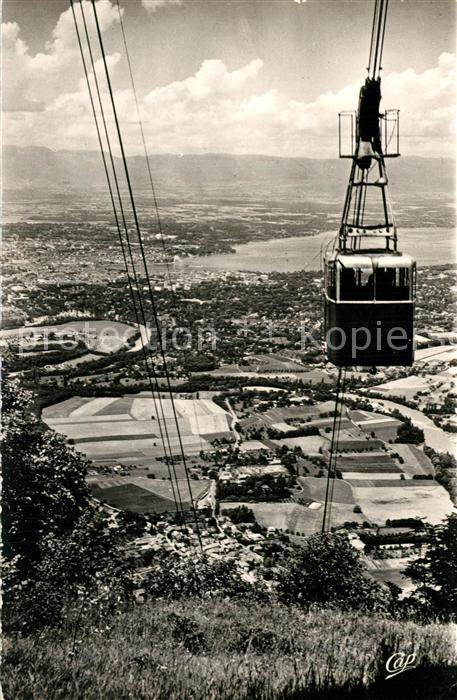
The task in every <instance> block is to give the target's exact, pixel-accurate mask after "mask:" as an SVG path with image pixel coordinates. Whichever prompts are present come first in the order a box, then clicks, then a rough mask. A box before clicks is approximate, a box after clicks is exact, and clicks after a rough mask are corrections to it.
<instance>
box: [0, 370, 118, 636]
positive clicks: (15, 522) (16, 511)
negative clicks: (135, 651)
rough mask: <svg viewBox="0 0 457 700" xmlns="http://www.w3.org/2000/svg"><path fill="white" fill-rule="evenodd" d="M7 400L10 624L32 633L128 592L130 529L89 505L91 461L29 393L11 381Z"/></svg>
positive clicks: (6, 542) (6, 567) (6, 588)
mask: <svg viewBox="0 0 457 700" xmlns="http://www.w3.org/2000/svg"><path fill="white" fill-rule="evenodd" d="M3 399H4V404H3V425H4V439H3V511H2V526H3V532H2V535H3V542H4V559H5V562H4V567H3V599H4V626H5V628H6V629H20V630H22V631H24V632H27V633H30V632H33V630H34V629H35V628H37V627H42V626H44V625H55V624H56V623H58V622H59V621H61V620H63V619H64V618H67V619H68V618H69V617H71V616H72V614H73V613H74V617H75V619H77V620H78V621H79V620H80V619H81V615H82V613H83V612H84V611H87V609H88V608H93V606H96V607H97V609H98V610H99V612H100V611H101V610H102V609H105V607H106V604H109V605H112V604H115V603H117V602H118V601H119V600H120V599H121V598H122V597H123V595H129V593H130V586H131V576H130V568H129V564H128V561H127V559H126V557H125V554H124V552H123V548H124V547H123V545H124V543H125V537H126V532H125V530H124V529H123V527H122V526H121V525H120V524H119V523H118V524H117V525H118V526H117V527H114V528H113V527H112V525H113V523H111V522H109V520H108V518H107V517H106V516H105V515H104V513H103V512H102V511H101V510H97V509H96V508H94V507H93V506H92V505H91V504H90V502H89V496H88V492H87V488H86V484H85V474H86V460H85V459H84V458H83V457H82V456H81V455H79V454H78V453H76V452H75V451H74V450H73V449H71V448H70V447H68V446H67V445H66V444H65V440H64V439H63V438H62V437H61V436H59V435H57V434H56V433H54V432H53V431H52V430H49V429H48V428H46V427H45V426H44V425H43V424H42V423H41V422H40V420H39V417H38V416H37V415H36V412H35V406H34V397H33V395H32V394H31V392H28V391H25V390H24V389H22V388H21V387H20V386H19V385H18V384H12V383H11V382H10V381H9V380H8V378H6V379H5V380H4V382H3ZM121 592H122V593H121ZM72 611H73V613H72ZM78 624H79V623H78Z"/></svg>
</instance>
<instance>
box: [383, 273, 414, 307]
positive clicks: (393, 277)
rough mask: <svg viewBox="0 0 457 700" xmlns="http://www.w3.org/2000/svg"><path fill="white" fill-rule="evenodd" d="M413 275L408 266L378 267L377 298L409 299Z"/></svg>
mask: <svg viewBox="0 0 457 700" xmlns="http://www.w3.org/2000/svg"><path fill="white" fill-rule="evenodd" d="M410 287H411V275H410V270H409V268H407V267H378V269H377V270H376V299H379V300H380V301H391V300H392V301H408V300H409V299H410Z"/></svg>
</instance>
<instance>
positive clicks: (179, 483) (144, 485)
mask: <svg viewBox="0 0 457 700" xmlns="http://www.w3.org/2000/svg"><path fill="white" fill-rule="evenodd" d="M89 483H90V487H91V491H92V493H93V495H94V496H95V497H96V498H98V499H100V500H106V501H107V502H108V503H109V504H110V505H112V506H114V507H115V508H119V509H122V510H130V511H133V512H135V513H165V512H173V511H174V510H175V508H176V506H175V498H177V499H178V500H180V501H181V503H182V505H183V507H184V508H190V504H191V502H192V500H194V501H195V500H196V499H198V498H200V497H201V496H202V495H203V494H204V493H205V492H206V491H207V490H208V488H209V484H210V482H209V481H208V480H205V481H193V480H192V482H191V488H190V490H189V485H188V483H187V480H185V479H177V480H176V481H175V480H174V479H173V485H172V482H171V481H169V480H167V479H147V478H145V477H138V478H135V477H130V476H124V477H123V476H119V477H100V478H94V479H90V480H89Z"/></svg>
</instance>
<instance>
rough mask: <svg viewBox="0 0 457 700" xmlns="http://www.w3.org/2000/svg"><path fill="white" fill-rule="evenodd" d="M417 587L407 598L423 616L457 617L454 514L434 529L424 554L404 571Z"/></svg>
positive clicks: (456, 539)
mask: <svg viewBox="0 0 457 700" xmlns="http://www.w3.org/2000/svg"><path fill="white" fill-rule="evenodd" d="M405 574H406V576H409V577H410V578H411V579H412V580H413V581H414V582H415V583H417V584H418V588H417V590H416V591H415V592H414V593H413V594H412V596H410V599H409V601H410V602H412V603H413V604H416V605H417V606H418V607H419V610H421V611H422V613H423V614H425V615H426V616H431V617H440V618H443V619H451V620H455V619H456V618H457V515H455V514H454V513H453V514H452V515H450V516H449V517H448V518H447V519H446V520H445V521H444V524H443V525H438V526H436V527H435V528H434V530H433V534H432V539H431V541H430V543H429V546H428V549H427V553H426V555H425V556H424V557H422V558H421V559H417V560H416V561H413V562H412V563H411V564H410V565H409V566H408V567H407V569H406V571H405Z"/></svg>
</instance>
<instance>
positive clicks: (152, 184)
mask: <svg viewBox="0 0 457 700" xmlns="http://www.w3.org/2000/svg"><path fill="white" fill-rule="evenodd" d="M117 12H118V15H119V24H120V26H121V32H122V39H123V42H124V48H125V55H126V57H127V65H128V69H129V76H130V84H131V86H132V93H133V97H134V100H135V109H136V117H137V121H138V125H139V127H140V132H141V141H142V144H143V153H144V157H145V160H146V167H147V170H148V178H149V186H150V188H151V193H152V198H153V201H154V209H155V213H156V219H157V228H158V231H159V235H160V240H161V243H162V251H163V254H164V259H165V265H166V268H167V276H168V281H169V283H170V292H171V296H172V300H173V302H174V303H175V305H176V300H175V293H174V286H173V280H172V277H171V272H170V265H169V263H168V254H167V250H166V246H165V237H164V233H163V227H162V219H161V216H160V211H159V204H158V201H157V195H156V189H155V187H154V180H153V178H152V172H151V163H150V158H149V152H148V148H147V145H146V138H145V135H144V129H143V121H142V119H141V112H140V107H139V104H138V96H137V91H136V86H135V80H134V78H133V70H132V64H131V61H130V53H129V49H128V46H127V37H126V34H125V30H124V21H123V19H122V12H121V6H120V3H119V0H117Z"/></svg>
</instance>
